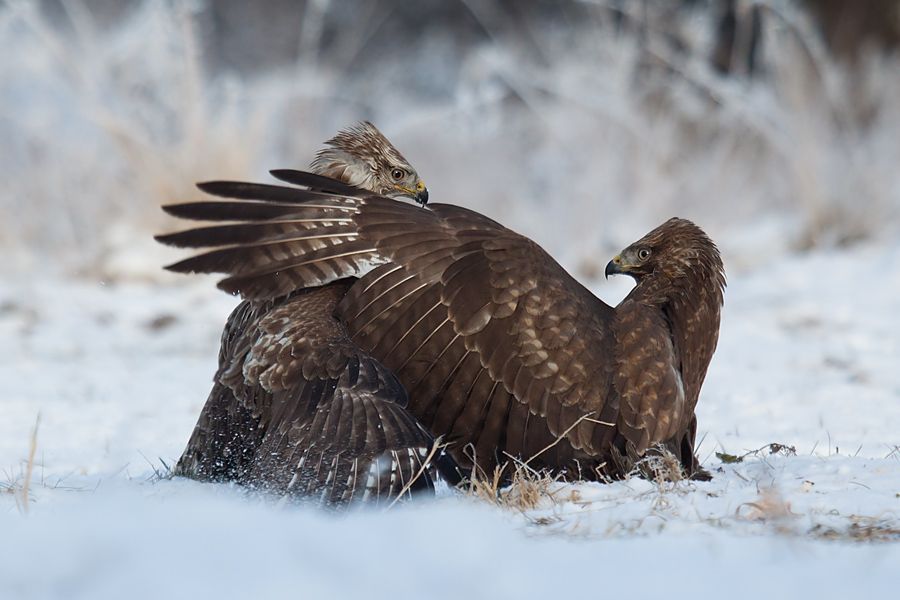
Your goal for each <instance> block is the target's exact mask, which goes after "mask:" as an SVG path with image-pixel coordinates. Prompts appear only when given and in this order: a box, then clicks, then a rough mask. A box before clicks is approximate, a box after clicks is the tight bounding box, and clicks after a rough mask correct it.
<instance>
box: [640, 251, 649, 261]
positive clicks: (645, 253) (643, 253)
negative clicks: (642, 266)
mask: <svg viewBox="0 0 900 600" xmlns="http://www.w3.org/2000/svg"><path fill="white" fill-rule="evenodd" d="M638 258H639V259H641V260H647V259H648V258H650V249H649V248H641V249H640V250H638Z"/></svg>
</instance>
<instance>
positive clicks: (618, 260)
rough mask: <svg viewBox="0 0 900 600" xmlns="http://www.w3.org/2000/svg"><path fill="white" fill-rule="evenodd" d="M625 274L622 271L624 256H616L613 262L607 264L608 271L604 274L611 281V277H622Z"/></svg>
mask: <svg viewBox="0 0 900 600" xmlns="http://www.w3.org/2000/svg"><path fill="white" fill-rule="evenodd" d="M623 273H625V271H624V270H623V269H622V255H621V254H616V255H615V256H614V257H613V259H612V260H611V261H609V262H608V263H606V270H605V271H604V272H603V274H604V275H605V276H606V278H607V279H609V276H610V275H621V274H623Z"/></svg>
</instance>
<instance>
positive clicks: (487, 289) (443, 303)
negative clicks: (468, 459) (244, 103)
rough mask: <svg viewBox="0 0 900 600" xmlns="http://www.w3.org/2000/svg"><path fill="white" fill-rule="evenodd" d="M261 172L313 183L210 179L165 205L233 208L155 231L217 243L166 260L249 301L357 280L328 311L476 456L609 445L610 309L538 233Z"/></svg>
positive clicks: (299, 176)
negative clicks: (194, 197)
mask: <svg viewBox="0 0 900 600" xmlns="http://www.w3.org/2000/svg"><path fill="white" fill-rule="evenodd" d="M273 174H274V175H275V176H276V177H278V178H280V179H283V180H286V181H288V182H290V183H294V184H297V185H301V186H304V187H307V188H315V190H312V189H300V188H289V187H279V186H263V185H255V184H244V183H229V182H215V183H210V184H203V185H202V186H201V188H202V189H204V190H206V191H208V192H210V193H212V194H216V195H219V196H224V197H228V198H232V199H233V200H232V201H230V202H210V203H208V208H205V207H204V206H203V204H196V203H195V204H189V205H176V206H171V207H166V210H167V211H168V212H170V213H172V214H176V215H178V216H185V217H189V218H197V219H204V220H209V221H238V222H237V223H232V224H226V225H216V226H213V227H204V228H199V229H193V230H189V231H186V232H181V233H177V234H172V235H169V236H161V237H160V238H159V239H160V241H163V242H165V243H170V244H174V245H179V246H186V247H214V246H218V247H217V248H216V249H214V250H210V251H208V252H206V253H204V254H201V255H199V256H196V257H193V258H190V259H187V260H186V261H182V262H180V263H177V264H175V265H172V266H171V267H170V268H171V269H172V270H176V271H193V272H222V273H226V274H228V275H229V276H228V277H227V278H226V279H224V280H223V281H222V282H221V283H220V287H222V288H223V289H225V290H227V291H229V292H232V293H240V294H242V295H243V296H244V297H245V298H254V299H265V298H274V297H279V296H283V295H285V294H288V293H291V292H293V291H294V290H297V289H304V288H308V287H311V286H318V285H323V284H327V283H330V282H333V281H337V280H340V279H344V278H348V277H354V278H359V281H357V282H356V283H354V284H353V285H352V287H351V288H350V289H349V291H348V292H347V294H346V296H345V297H344V299H343V300H342V302H341V303H340V305H339V306H338V307H337V310H336V315H337V316H338V317H339V318H340V320H341V321H342V323H344V324H345V325H346V327H347V330H348V331H349V333H350V335H351V336H352V338H353V340H354V341H355V342H356V343H357V344H358V345H359V346H360V347H361V348H363V349H365V350H366V351H367V352H368V353H370V354H371V356H373V357H375V358H376V359H377V360H379V361H380V362H381V363H383V364H384V365H385V366H386V367H387V368H388V369H390V371H392V372H393V373H394V374H396V376H397V377H398V379H399V380H400V382H401V383H402V384H403V386H404V387H405V388H406V390H407V392H408V393H409V395H410V398H411V401H410V411H411V412H412V413H413V414H414V415H415V416H416V417H417V418H418V419H419V420H420V421H421V422H422V424H423V425H424V426H425V427H427V428H429V429H430V430H431V431H432V432H434V433H435V434H447V435H448V437H449V439H450V440H451V441H457V442H459V443H460V444H461V445H462V444H465V445H470V451H473V452H474V453H475V454H476V456H478V457H483V456H485V455H486V454H490V455H492V460H493V457H495V456H496V455H498V454H500V453H502V452H506V453H509V454H511V455H513V456H520V457H523V458H525V459H528V458H531V457H532V456H534V455H536V454H540V453H541V452H548V453H549V454H552V455H553V458H552V460H551V459H549V458H548V462H549V463H554V464H560V460H561V459H565V458H577V457H578V456H583V455H589V456H595V455H597V454H598V453H599V451H600V449H601V448H602V447H603V446H604V445H607V444H608V443H609V442H610V439H611V437H612V436H613V434H614V431H613V424H614V423H615V421H616V419H617V416H618V406H617V401H616V398H615V395H614V394H612V393H611V385H612V383H611V381H612V378H611V372H612V368H613V356H612V348H613V340H612V331H611V323H612V319H613V309H612V308H611V307H609V306H608V305H606V304H604V303H603V302H602V301H600V300H599V299H597V298H596V297H594V296H593V295H592V294H591V293H590V292H589V291H588V290H586V289H585V288H584V287H583V286H581V285H580V284H579V283H578V282H576V281H575V280H574V279H573V278H572V277H571V276H569V275H568V273H566V272H565V270H564V269H562V267H560V266H559V265H558V264H557V263H556V262H555V261H554V260H553V259H552V258H551V257H550V256H549V255H547V253H546V252H544V251H543V250H542V249H541V248H540V247H539V246H538V245H537V244H535V243H534V242H532V241H531V240H529V239H527V238H525V237H523V236H520V235H518V234H516V233H514V232H512V231H510V230H508V229H506V228H504V227H502V226H501V225H499V224H498V223H496V222H494V221H492V220H490V219H488V218H487V217H484V216H482V215H480V214H478V213H475V212H473V211H469V210H466V209H463V208H459V207H455V206H451V205H441V204H433V205H429V207H428V208H419V207H416V206H413V205H410V204H406V203H403V202H398V201H394V200H390V199H387V198H383V197H379V196H374V195H361V194H360V193H359V191H358V190H355V191H354V193H353V194H352V195H351V194H349V193H345V190H344V189H343V187H345V186H342V185H341V184H339V183H337V182H335V186H334V187H331V188H329V187H328V186H327V185H325V184H323V182H322V181H321V178H315V179H312V178H313V177H315V176H312V175H310V174H307V173H303V172H299V171H275V172H273ZM557 437H562V438H563V443H559V444H554V442H555V441H558V440H557ZM551 445H552V446H553V448H552V449H551V450H549V451H547V450H546V448H547V447H548V446H551ZM457 456H459V455H458V454H457ZM547 456H548V455H545V457H547ZM477 462H482V461H481V460H480V459H479V460H478V461H477ZM542 462H543V461H542V460H540V459H539V460H538V461H537V464H541V463H542ZM484 464H490V461H487V462H485V463H484Z"/></svg>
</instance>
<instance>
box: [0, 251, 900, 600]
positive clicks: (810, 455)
mask: <svg viewBox="0 0 900 600" xmlns="http://www.w3.org/2000/svg"><path fill="white" fill-rule="evenodd" d="M725 258H726V265H728V264H729V257H728V254H727V253H726V257H725ZM736 271H737V272H735V273H730V277H729V287H728V289H727V291H726V310H725V316H724V320H723V323H722V334H721V340H720V345H719V350H718V352H717V353H716V356H715V357H714V359H713V364H712V367H711V369H710V372H709V376H708V379H707V382H706V385H705V387H704V390H703V394H702V396H701V401H700V404H699V408H698V415H699V428H700V433H699V436H700V437H703V438H704V441H703V443H702V445H701V447H700V456H701V458H702V459H703V460H704V463H705V465H706V467H707V468H709V469H711V470H712V471H713V474H714V478H713V480H712V481H711V482H679V483H655V482H651V481H646V480H642V479H631V480H627V481H623V482H616V483H613V484H609V485H601V484H587V483H583V484H572V485H563V484H551V485H550V487H549V489H546V490H544V491H543V492H542V493H541V494H540V496H539V498H538V499H537V503H536V505H535V506H533V507H530V508H524V509H521V510H520V509H515V508H502V507H498V506H494V505H491V504H489V503H487V502H485V501H482V500H478V499H476V498H474V497H472V496H466V495H465V494H462V493H459V492H454V491H445V492H444V493H443V494H441V495H440V496H439V497H438V498H437V499H434V500H421V501H418V502H415V503H412V504H406V505H402V506H397V507H394V508H393V509H391V510H388V511H383V510H377V511H376V510H369V509H360V510H354V511H352V512H351V513H350V514H347V515H341V516H338V515H334V514H330V513H323V512H322V511H319V510H317V509H314V508H312V507H308V506H302V505H301V506H293V505H281V504H279V503H277V502H275V501H273V500H271V499H266V498H260V497H256V496H248V495H247V494H246V493H245V492H244V491H242V490H240V489H238V488H235V487H232V486H229V485H208V484H199V483H196V482H191V481H185V480H180V479H172V480H168V479H163V480H159V479H158V477H156V471H157V470H162V469H163V464H162V461H165V463H166V464H169V465H171V464H172V462H173V461H174V460H176V458H177V457H178V455H179V453H180V451H181V449H182V448H183V445H184V443H185V441H186V440H187V438H188V436H189V434H190V431H191V429H192V427H193V424H194V421H195V419H196V417H197V414H198V413H199V410H200V408H201V406H202V403H203V401H204V399H205V396H206V393H207V391H208V386H209V378H210V376H211V374H212V371H213V369H214V365H215V360H216V351H217V345H218V335H219V333H220V331H221V326H222V324H223V322H224V319H225V317H226V316H227V314H228V312H229V311H230V309H231V308H232V306H233V305H234V303H235V299H234V298H231V297H230V296H227V295H225V294H222V293H221V292H217V291H216V290H215V289H214V287H213V285H212V282H211V281H210V280H209V279H204V278H198V279H190V278H181V279H175V278H162V279H161V280H160V281H158V282H139V281H121V282H91V281H89V280H85V279H78V280H73V279H66V278H46V279H44V280H29V279H25V278H22V277H15V276H14V277H11V278H8V279H7V280H6V281H5V282H4V286H3V287H2V291H0V335H2V337H3V339H4V340H8V344H9V345H8V347H7V352H8V354H7V360H4V361H2V362H0V381H4V382H5V389H4V400H3V408H4V410H3V414H4V418H3V419H2V421H0V468H3V469H5V473H6V475H5V477H2V478H0V531H2V532H3V543H2V544H0V581H2V582H3V586H4V588H3V589H4V592H3V594H0V595H2V596H3V597H11V598H56V597H65V598H107V597H109V598H118V597H121V595H122V590H128V595H129V596H130V597H134V598H143V597H146V598H158V597H176V598H177V597H190V596H195V595H197V594H199V595H201V596H218V597H247V596H251V597H273V596H283V595H286V594H288V593H291V594H299V595H300V596H301V597H313V598H315V597H351V596H359V595H362V594H366V595H368V596H370V597H388V596H390V597H398V598H405V597H423V596H425V597H431V598H443V597H447V598H450V597H453V598H457V597H460V596H463V597H465V596H473V597H481V596H489V595H497V596H500V597H541V596H546V595H551V594H552V595H554V596H557V597H561V596H565V595H566V594H572V595H575V594H578V595H596V594H598V593H600V592H603V593H604V594H606V593H608V594H616V593H634V592H639V595H641V596H650V595H654V594H662V593H665V594H667V595H672V596H675V597H686V596H689V595H690V596H697V595H700V596H701V597H702V596H703V595H706V594H716V593H724V592H723V588H724V587H725V586H728V592H727V593H728V595H729V596H730V597H735V598H744V597H746V598H751V597H753V598H755V597H759V596H760V595H762V594H767V595H771V596H773V597H785V598H787V597H797V596H799V595H800V594H803V595H810V596H813V595H815V596H816V597H821V598H829V597H835V598H836V597H840V596H846V595H847V594H849V593H853V594H854V595H862V596H864V597H865V596H868V595H872V596H876V595H882V596H885V595H889V594H890V593H892V592H891V590H893V589H895V586H896V582H897V577H898V575H897V574H898V572H900V544H898V543H897V542H900V450H898V444H900V434H898V431H900V402H898V399H900V372H898V370H897V369H896V358H897V356H898V355H900V352H898V350H900V348H898V344H900V341H898V340H900V320H898V319H897V318H896V310H897V308H898V305H897V300H896V299H897V297H898V294H900V244H897V243H893V244H891V243H882V244H869V245H861V246H856V247H853V248H850V249H844V250H821V251H816V252H810V253H807V254H801V255H784V256H782V257H781V258H778V259H775V260H772V261H771V262H769V263H768V264H766V265H763V266H760V267H758V268H755V269H737V270H736ZM591 287H592V288H593V289H595V290H596V291H597V292H598V293H599V294H601V295H603V296H605V297H607V298H608V299H609V298H610V297H614V296H616V295H617V294H621V293H623V292H624V290H625V289H626V288H627V285H624V286H623V284H622V283H621V280H619V281H618V282H617V284H616V285H612V284H611V283H610V284H607V282H604V281H594V282H591ZM38 414H40V423H39V427H38V431H37V436H36V440H37V453H36V465H35V468H34V473H33V477H32V481H31V484H30V496H29V500H28V502H27V508H26V506H24V505H23V502H22V485H23V483H24V479H25V461H26V459H27V456H28V451H29V444H30V439H31V433H32V430H33V428H34V425H35V421H36V419H37V416H38ZM772 442H778V443H781V444H784V445H787V446H791V447H793V449H794V450H796V454H795V455H794V453H793V452H790V451H787V452H776V453H774V454H772V453H770V452H769V451H768V450H767V449H763V450H762V451H760V452H757V453H751V454H749V455H747V456H745V457H744V458H743V460H742V461H741V462H737V463H733V464H723V463H722V462H721V461H720V460H719V458H717V457H716V455H715V454H714V453H715V452H726V453H728V454H731V455H736V456H739V455H743V454H745V453H747V452H749V451H752V450H756V449H760V448H762V447H763V446H766V445H767V444H769V443H772Z"/></svg>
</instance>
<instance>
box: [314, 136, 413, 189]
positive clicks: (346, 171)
mask: <svg viewBox="0 0 900 600" xmlns="http://www.w3.org/2000/svg"><path fill="white" fill-rule="evenodd" d="M310 169H311V170H312V171H313V172H314V173H317V174H319V175H324V176H326V177H331V178H333V179H337V180H340V181H343V182H344V183H347V184H349V185H353V186H356V187H359V188H363V189H366V190H369V191H371V192H374V193H376V194H380V195H382V196H388V197H391V198H399V197H405V198H412V199H413V200H415V201H416V202H418V203H419V204H422V205H423V206H424V205H425V204H426V203H427V202H428V188H426V187H425V182H424V181H422V180H421V179H420V178H419V174H418V173H416V170H415V169H414V168H413V167H412V165H410V164H409V162H408V161H407V160H406V159H405V158H403V155H402V154H400V151H399V150H397V149H396V148H395V147H394V145H393V144H391V142H389V141H388V139H387V138H386V137H384V135H382V133H381V132H380V131H378V129H377V128H376V127H375V126H374V125H372V124H371V123H369V122H368V121H364V122H362V123H358V124H357V125H354V126H353V127H350V128H348V129H344V130H343V131H341V132H340V133H338V134H337V135H336V136H334V137H333V138H331V139H330V140H328V141H327V142H325V147H324V148H322V149H321V150H319V151H318V152H317V153H316V158H315V159H314V160H313V162H312V164H311V165H310Z"/></svg>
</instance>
